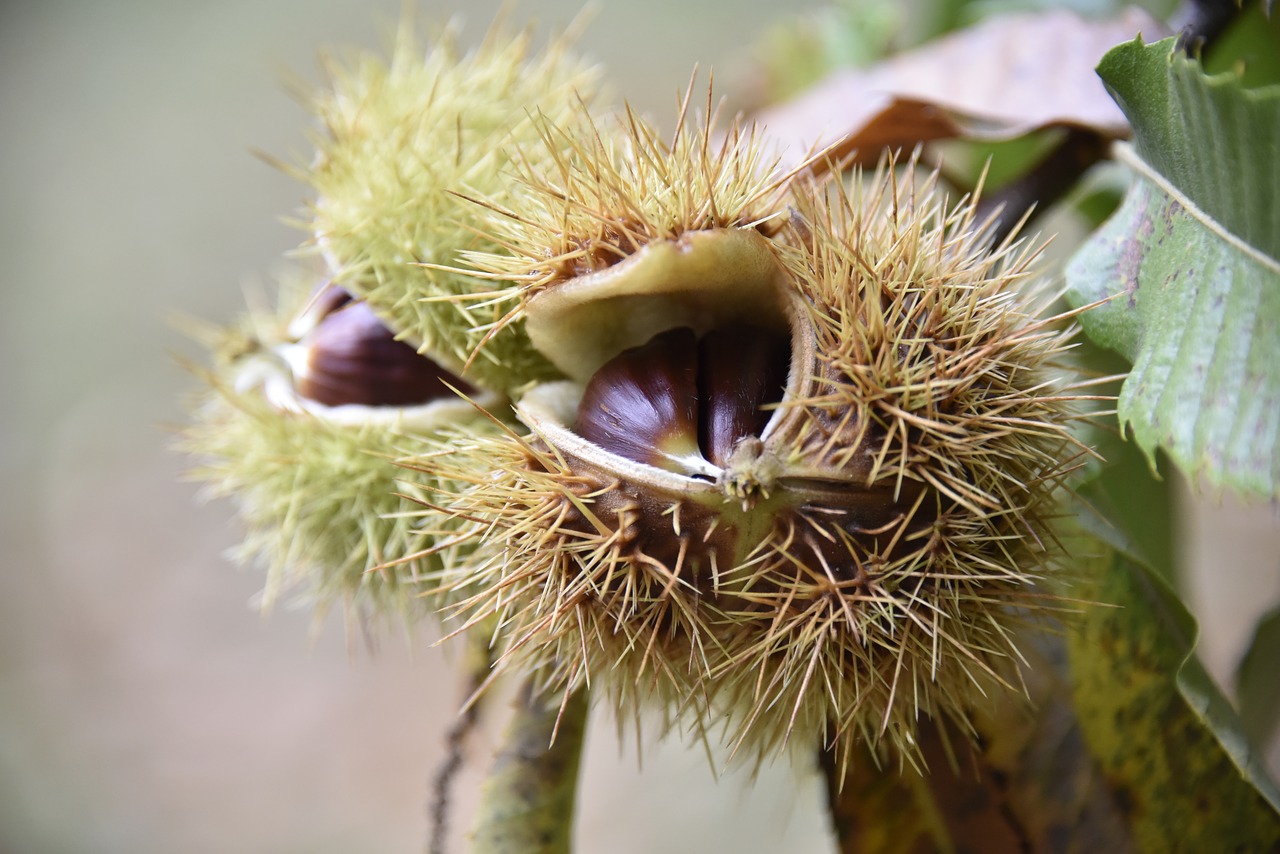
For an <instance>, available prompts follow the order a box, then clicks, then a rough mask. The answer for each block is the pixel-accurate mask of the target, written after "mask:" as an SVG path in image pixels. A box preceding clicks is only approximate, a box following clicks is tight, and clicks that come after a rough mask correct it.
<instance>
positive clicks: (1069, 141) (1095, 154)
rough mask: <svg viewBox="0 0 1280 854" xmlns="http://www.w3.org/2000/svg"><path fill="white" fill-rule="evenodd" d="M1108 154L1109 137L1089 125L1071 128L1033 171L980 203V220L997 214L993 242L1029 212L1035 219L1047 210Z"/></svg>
mask: <svg viewBox="0 0 1280 854" xmlns="http://www.w3.org/2000/svg"><path fill="white" fill-rule="evenodd" d="M1106 154H1107V140H1106V138H1104V137H1103V136H1101V135H1100V134H1097V133H1095V132H1093V131H1091V130H1088V129H1086V128H1069V129H1068V130H1067V135H1066V138H1065V139H1063V140H1062V142H1061V143H1060V144H1059V145H1058V147H1057V148H1055V149H1054V150H1053V151H1051V152H1049V154H1048V155H1047V156H1046V157H1045V158H1044V159H1043V160H1041V161H1040V162H1039V163H1037V164H1036V165H1035V166H1034V167H1033V168H1032V169H1031V171H1029V172H1027V173H1026V174H1025V175H1023V176H1022V177H1020V178H1018V179H1016V180H1014V181H1011V182H1009V183H1008V184H1006V185H1004V186H1003V187H1001V188H1000V189H998V190H996V191H994V192H992V193H991V194H990V195H986V196H984V197H983V198H982V199H981V200H980V201H979V202H978V211H977V214H978V216H977V218H978V220H979V221H981V220H982V219H984V218H985V217H986V216H987V215H988V214H991V213H993V212H995V214H996V219H995V222H994V224H993V228H992V232H991V235H992V239H991V242H992V243H993V244H998V243H1000V241H1002V240H1004V239H1005V238H1006V237H1007V236H1008V235H1009V233H1010V232H1011V231H1012V230H1013V229H1014V227H1015V226H1017V225H1018V223H1019V222H1020V221H1021V220H1022V218H1023V217H1024V216H1027V214H1028V212H1030V213H1031V218H1034V217H1035V216H1037V215H1039V214H1041V213H1043V212H1044V211H1046V210H1048V209H1049V207H1050V206H1051V205H1053V203H1054V202H1056V201H1058V200H1059V199H1061V198H1062V197H1063V196H1065V195H1066V194H1067V193H1068V192H1070V190H1071V188H1072V187H1074V186H1075V184H1076V181H1078V180H1079V179H1080V176H1081V175H1083V174H1084V173H1085V172H1086V171H1087V170H1088V169H1089V167H1091V166H1093V165H1094V164H1095V163H1097V162H1098V161H1100V160H1102V159H1103V158H1104V157H1106Z"/></svg>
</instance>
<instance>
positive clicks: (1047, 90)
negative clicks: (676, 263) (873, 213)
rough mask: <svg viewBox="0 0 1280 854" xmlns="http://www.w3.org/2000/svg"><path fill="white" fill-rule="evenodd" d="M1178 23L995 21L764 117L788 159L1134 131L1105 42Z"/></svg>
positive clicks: (1142, 17)
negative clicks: (1104, 61) (1109, 84)
mask: <svg viewBox="0 0 1280 854" xmlns="http://www.w3.org/2000/svg"><path fill="white" fill-rule="evenodd" d="M1167 32H1168V28H1167V27H1165V25H1164V24H1161V23H1160V22H1158V21H1156V20H1155V19H1153V18H1151V17H1150V16H1148V15H1147V13H1145V12H1143V11H1142V10H1140V9H1136V8H1131V9H1127V10H1125V11H1124V12H1122V13H1121V14H1120V15H1119V16H1117V17H1114V18H1108V19H1086V18H1081V17H1079V16H1078V15H1076V14H1074V13H1072V12H1068V11H1064V10H1051V11H1046V12H1036V13H1027V14H1017V15H1008V16H1004V17H1000V18H993V19H991V20H989V21H986V22H984V23H982V24H978V25H977V26H974V27H970V28H969V29H966V30H961V31H959V32H956V33H953V34H952V35H950V36H947V37H945V38H941V39H938V40H936V41H933V42H930V43H929V44H927V45H924V46H923V47H920V48H918V49H916V50H913V51H910V52H907V53H902V54H899V55H897V56H895V57H893V58H891V59H888V60H886V61H885V62H882V63H879V64H878V65H875V66H872V67H871V68H868V69H864V70H846V71H839V72H836V73H835V74H832V75H831V76H829V77H828V78H827V79H826V80H824V81H823V82H821V83H819V84H818V85H817V86H815V87H813V88H812V89H810V90H809V91H808V92H806V93H805V94H804V95H802V96H800V97H799V98H796V99H795V100H792V101H789V102H787V103H785V104H781V105H778V106H776V107H771V108H769V109H767V110H763V111H761V112H759V113H757V114H756V116H755V120H756V121H757V122H758V123H759V124H760V125H761V126H763V127H765V128H767V129H768V135H769V136H770V137H772V138H773V139H774V140H775V142H776V143H777V145H778V151H779V154H780V155H781V156H782V158H783V160H784V162H785V165H794V164H795V163H798V162H800V161H801V160H802V159H803V157H804V155H805V153H806V152H808V151H809V150H811V149H812V148H823V147H826V146H834V149H833V155H834V156H835V157H839V158H843V157H845V156H849V155H851V154H854V153H855V152H856V160H857V161H858V162H863V163H866V162H874V161H875V160H876V158H877V157H878V156H879V153H880V152H881V151H882V150H883V149H885V148H888V147H902V146H907V147H909V146H913V145H915V144H917V143H919V142H927V141H930V140H936V139H946V138H952V137H964V138H969V139H983V140H1000V139H1010V138H1013V137H1017V136H1021V135H1023V134H1025V133H1029V132H1031V131H1033V130H1038V129H1041V128H1046V127H1055V126H1074V127H1083V128H1087V129H1090V130H1093V131H1095V132H1097V133H1099V134H1101V135H1103V136H1105V137H1109V138H1120V137H1127V136H1128V135H1129V126H1128V123H1127V122H1126V121H1125V118H1124V115H1123V114H1122V113H1121V112H1120V110H1119V108H1118V107H1116V105H1115V103H1114V102H1113V101H1112V100H1111V96H1110V95H1108V94H1107V91H1106V89H1105V88H1104V87H1103V85H1102V82H1101V81H1100V80H1099V79H1098V76H1097V75H1096V74H1095V73H1094V66H1096V65H1097V64H1098V60H1099V59H1100V58H1101V57H1102V55H1103V54H1104V53H1106V51H1107V49H1108V48H1110V47H1112V46H1113V45H1116V44H1119V43H1120V42H1123V41H1125V40H1128V39H1132V38H1133V37H1134V36H1135V35H1137V34H1138V33H1142V35H1143V36H1144V37H1146V38H1147V39H1149V40H1153V39H1156V38H1160V37H1162V36H1163V35H1165V34H1167Z"/></svg>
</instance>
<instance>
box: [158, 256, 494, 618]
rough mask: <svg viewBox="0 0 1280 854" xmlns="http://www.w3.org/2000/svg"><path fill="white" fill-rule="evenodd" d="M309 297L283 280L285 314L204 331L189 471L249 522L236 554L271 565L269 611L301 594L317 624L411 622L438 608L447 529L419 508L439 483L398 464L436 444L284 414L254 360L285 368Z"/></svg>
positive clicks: (187, 439) (384, 426)
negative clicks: (437, 543) (340, 618)
mask: <svg viewBox="0 0 1280 854" xmlns="http://www.w3.org/2000/svg"><path fill="white" fill-rule="evenodd" d="M307 299H308V297H307V288H306V287H305V286H304V285H303V284H302V283H301V282H299V281H294V280H285V281H284V282H282V283H281V286H280V296H279V303H278V306H279V307H278V309H277V311H275V312H271V311H269V310H267V309H264V308H262V307H258V308H257V309H255V310H251V311H250V312H248V313H247V314H246V315H245V316H244V318H243V319H242V320H241V322H240V323H239V324H237V325H235V326H233V327H231V328H229V329H226V330H218V331H210V332H207V333H205V334H204V335H202V337H204V338H205V340H206V343H207V344H208V345H209V347H210V348H211V350H212V351H213V356H214V365H213V369H212V370H210V371H207V372H204V376H205V379H206V381H207V382H208V385H209V389H208V392H207V393H206V394H205V395H204V396H203V399H202V401H201V403H200V404H199V408H198V409H197V411H196V412H195V413H194V415H195V418H194V420H193V423H192V424H191V425H190V426H189V427H188V428H187V429H186V431H185V434H184V437H183V447H184V448H185V449H187V450H188V451H190V452H191V453H193V454H195V455H196V456H198V457H199V458H201V460H202V464H201V465H200V467H199V468H197V469H195V470H194V471H193V472H191V475H192V477H194V478H196V479H198V480H201V481H204V482H206V483H207V484H209V493H210V494H211V495H214V496H226V497H230V498H232V499H233V500H234V501H235V502H236V504H237V508H238V511H239V515H240V517H241V519H242V521H243V522H244V524H245V526H246V533H245V538H244V540H243V542H242V544H241V545H240V546H239V547H238V549H237V556H238V557H239V558H240V559H241V560H244V561H247V562H261V563H263V564H264V565H265V567H266V570H267V581H266V586H265V588H264V590H263V593H262V607H263V608H264V609H269V608H271V607H272V606H273V605H275V604H276V602H277V601H278V600H279V598H280V597H281V596H282V594H284V593H285V592H287V591H294V592H297V593H299V594H300V595H301V596H302V597H303V598H304V599H305V600H306V601H307V602H308V604H312V605H314V606H316V609H317V619H319V618H320V617H322V616H323V615H324V613H325V611H326V610H327V609H328V608H329V607H331V606H333V605H334V604H338V605H340V606H341V607H342V608H343V610H344V612H345V613H346V616H347V618H348V625H363V624H367V623H368V621H369V618H370V617H371V616H374V615H398V616H399V617H401V618H403V619H404V621H405V623H406V624H409V623H412V622H414V621H415V620H416V619H417V618H420V617H421V616H423V615H424V614H426V613H427V612H428V607H427V605H428V603H426V602H424V601H423V600H422V599H421V598H420V592H421V587H422V584H423V580H424V578H426V577H428V576H430V575H432V574H434V573H435V572H437V571H438V570H439V569H440V563H439V559H438V558H435V557H434V556H432V555H430V554H428V553H425V552H424V550H426V549H428V547H429V545H430V542H431V540H432V538H433V537H435V536H437V535H438V534H437V532H433V531H426V530H424V525H423V519H422V517H421V514H419V513H414V512H410V511H411V510H413V509H415V508H416V505H415V504H413V503H412V500H411V498H410V496H412V497H417V498H419V499H421V498H424V497H425V496H427V495H429V493H430V491H431V489H432V488H436V487H438V486H439V484H438V483H437V482H436V481H434V479H430V478H428V479H426V480H424V481H422V482H421V483H416V484H407V483H402V482H401V481H400V480H399V478H400V476H401V474H400V472H399V471H398V470H397V469H396V467H395V466H394V465H393V464H392V461H393V460H395V459H398V458H401V457H403V456H405V455H406V454H418V453H422V452H424V451H425V450H427V448H428V447H429V446H428V445H427V444H426V442H425V441H424V439H423V438H422V437H421V436H420V435H417V434H416V433H415V432H413V431H412V430H409V429H407V428H404V429H397V427H396V426H395V425H394V424H393V423H390V422H388V421H380V422H376V423H370V424H365V425H352V424H345V423H337V422H334V421H332V420H330V419H327V418H325V417H323V416H321V415H318V414H315V413H312V412H308V411H305V410H303V409H301V408H296V409H282V408H281V406H280V405H279V404H278V402H276V401H273V400H271V399H269V397H268V396H267V395H265V394H264V390H263V387H262V382H263V376H264V374H262V373H259V371H258V370H257V369H256V367H255V363H260V364H261V365H262V366H263V368H264V370H265V371H267V372H270V371H273V370H279V368H278V367H276V366H273V365H272V364H270V363H272V362H275V361H278V356H276V355H275V354H274V353H273V352H272V349H273V347H274V346H276V345H278V344H280V343H282V342H287V341H288V340H289V339H290V335H289V330H288V326H289V323H290V321H291V320H292V318H293V317H295V316H297V314H298V313H299V312H300V311H301V310H302V309H303V307H304V306H305V305H306V302H307ZM478 426H482V425H478ZM399 493H407V495H402V494H399ZM436 521H437V522H440V523H441V524H444V525H446V526H448V523H447V520H445V519H443V518H441V519H438V520H436Z"/></svg>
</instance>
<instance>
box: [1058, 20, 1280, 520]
mask: <svg viewBox="0 0 1280 854" xmlns="http://www.w3.org/2000/svg"><path fill="white" fill-rule="evenodd" d="M1098 73H1099V74H1100V75H1101V76H1102V79H1103V81H1104V82H1105V83H1106V84H1107V86H1108V88H1109V89H1110V90H1111V92H1112V95H1113V97H1115V99H1116V102H1117V103H1118V104H1119V105H1120V107H1121V109H1123V110H1124V112H1125V115H1126V116H1127V117H1128V118H1129V121H1130V122H1131V124H1132V125H1133V131H1134V144H1133V147H1132V148H1130V147H1126V146H1120V147H1119V149H1118V156H1119V157H1120V159H1121V160H1122V161H1124V162H1125V163H1127V164H1128V165H1129V166H1130V167H1131V168H1132V169H1133V170H1134V172H1135V173H1136V178H1135V181H1134V184H1133V186H1132V188H1131V189H1130V191H1129V194H1128V195H1127V197H1126V199H1125V201H1124V203H1123V204H1122V205H1121V207H1120V209H1119V210H1118V211H1117V212H1116V214H1115V216H1114V217H1112V219H1111V220H1110V221H1108V222H1107V224H1106V225H1104V226H1103V227H1102V228H1101V229H1099V230H1098V232H1096V233H1095V234H1094V236H1093V237H1092V238H1091V239H1090V240H1089V241H1088V242H1087V243H1086V244H1085V245H1084V246H1083V247H1082V248H1081V249H1080V251H1079V252H1078V253H1077V254H1076V256H1075V257H1074V258H1073V259H1072V261H1071V263H1070V264H1069V265H1068V269H1067V280H1068V285H1069V288H1070V295H1071V299H1072V301H1073V302H1075V303H1076V304H1077V305H1083V304H1087V303H1090V302H1094V301H1097V300H1100V299H1106V298H1110V299H1111V301H1110V302H1108V303H1106V304H1105V305H1104V306H1102V307H1099V308H1097V309H1094V310H1092V311H1089V312H1087V313H1086V314H1085V316H1084V317H1083V318H1082V323H1083V325H1084V327H1085V329H1086V331H1087V332H1088V333H1089V334H1090V335H1091V336H1092V337H1093V338H1094V339H1095V340H1096V341H1098V342H1099V343H1101V344H1103V345H1104V346H1108V347H1111V348H1113V349H1115V350H1117V351H1119V352H1121V353H1123V354H1124V355H1125V356H1127V357H1128V358H1129V359H1130V360H1131V361H1132V362H1133V371H1132V373H1131V374H1130V377H1129V379H1128V380H1127V381H1126V382H1125V384H1124V387H1123V389H1122V391H1121V394H1120V400H1119V405H1118V408H1119V415H1120V420H1121V422H1122V423H1123V424H1125V425H1127V426H1128V427H1129V428H1130V429H1131V431H1132V434H1133V436H1134V438H1135V439H1136V440H1137V442H1138V444H1139V445H1141V446H1142V448H1143V449H1144V450H1146V451H1147V452H1148V454H1154V451H1155V449H1156V448H1157V447H1159V448H1164V449H1165V450H1166V451H1167V452H1168V453H1169V456H1170V457H1171V459H1172V460H1173V461H1174V462H1175V463H1176V464H1177V465H1178V466H1179V467H1180V468H1182V469H1183V470H1185V471H1187V472H1188V473H1189V474H1191V475H1192V476H1193V477H1194V476H1200V477H1203V478H1204V479H1205V480H1206V481H1207V482H1208V483H1210V484H1212V485H1215V486H1227V487H1231V488H1234V489H1237V490H1240V491H1241V492H1244V493H1247V494H1252V495H1256V496H1262V497H1269V498H1274V497H1280V260H1277V259H1280V158H1277V157H1276V156H1275V145H1276V140H1277V139H1280V87H1269V88H1265V89H1257V90H1249V89H1246V88H1244V86H1243V85H1242V84H1241V83H1240V80H1239V78H1238V77H1237V76H1235V75H1232V74H1223V75H1218V76H1215V77H1209V76H1206V75H1205V74H1204V73H1203V71H1202V70H1201V69H1200V66H1199V65H1198V63H1196V62H1195V61H1193V60H1189V59H1186V58H1185V57H1183V56H1181V54H1178V53H1175V52H1174V46H1173V40H1172V39H1169V40H1165V41H1163V42H1158V43H1156V44H1153V45H1145V46H1144V45H1142V44H1141V43H1140V42H1131V43H1128V44H1123V45H1120V46H1119V47H1117V48H1114V49H1113V50H1111V51H1110V52H1109V53H1108V54H1107V55H1106V56H1105V57H1103V60H1102V63H1101V64H1100V65H1099V67H1098Z"/></svg>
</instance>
